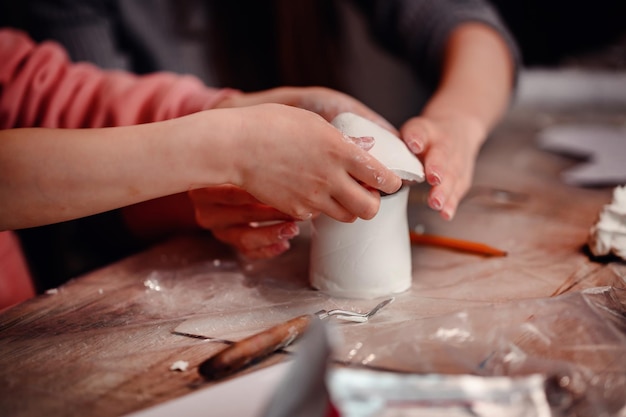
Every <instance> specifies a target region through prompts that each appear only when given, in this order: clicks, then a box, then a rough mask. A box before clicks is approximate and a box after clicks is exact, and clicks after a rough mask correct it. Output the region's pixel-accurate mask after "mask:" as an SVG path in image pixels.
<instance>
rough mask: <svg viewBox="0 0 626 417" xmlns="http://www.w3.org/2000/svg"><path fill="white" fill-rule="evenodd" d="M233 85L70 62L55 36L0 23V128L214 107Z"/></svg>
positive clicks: (90, 123)
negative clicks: (32, 34) (37, 39)
mask: <svg viewBox="0 0 626 417" xmlns="http://www.w3.org/2000/svg"><path fill="white" fill-rule="evenodd" d="M237 93H238V92H237V91H236V90H231V89H213V88H208V87H206V86H205V85H204V84H203V83H202V82H201V81H200V80H199V79H197V78H195V77H193V76H190V75H178V74H173V73H168V72H159V73H154V74H151V75H144V76H137V75H133V74H131V73H128V72H125V71H105V70H102V69H99V68H97V67H95V66H93V65H91V64H88V63H72V62H70V60H69V58H68V55H67V54H66V52H65V50H64V49H63V48H62V47H61V46H60V45H58V44H56V43H54V42H42V43H41V44H38V45H36V44H35V43H34V42H33V41H32V40H31V39H30V38H29V37H28V36H27V35H26V34H25V33H23V32H20V31H17V30H13V29H6V28H4V29H0V128H2V129H6V128H14V127H62V128H83V127H106V126H123V125H131V124H138V123H147V122H154V121H160V120H165V119H171V118H174V117H179V116H183V115H186V114H190V113H194V112H197V111H200V110H206V109H210V108H213V107H215V106H216V105H217V104H218V103H219V102H220V101H221V100H223V99H224V98H225V97H227V96H229V95H232V94H237Z"/></svg>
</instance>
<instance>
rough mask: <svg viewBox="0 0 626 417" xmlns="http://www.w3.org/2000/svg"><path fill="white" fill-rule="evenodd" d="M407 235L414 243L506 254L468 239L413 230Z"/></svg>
mask: <svg viewBox="0 0 626 417" xmlns="http://www.w3.org/2000/svg"><path fill="white" fill-rule="evenodd" d="M409 236H410V237H411V243H412V244H414V245H431V246H439V247H442V248H448V249H454V250H459V251H462V252H468V253H474V254H476V255H484V256H506V255H507V253H506V252H505V251H503V250H500V249H496V248H493V247H491V246H488V245H485V244H484V243H479V242H471V241H468V240H461V239H454V238H451V237H444V236H435V235H425V234H421V233H416V232H413V231H409Z"/></svg>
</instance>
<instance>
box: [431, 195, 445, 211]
mask: <svg viewBox="0 0 626 417" xmlns="http://www.w3.org/2000/svg"><path fill="white" fill-rule="evenodd" d="M428 205H429V206H430V208H432V209H433V210H437V211H439V210H441V209H442V208H443V202H442V201H441V199H440V198H439V197H433V198H431V199H430V201H429V202H428Z"/></svg>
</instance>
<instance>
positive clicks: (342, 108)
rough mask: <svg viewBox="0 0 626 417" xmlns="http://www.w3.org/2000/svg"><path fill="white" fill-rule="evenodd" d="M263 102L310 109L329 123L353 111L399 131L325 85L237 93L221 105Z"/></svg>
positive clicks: (224, 106)
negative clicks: (342, 114) (341, 114)
mask: <svg viewBox="0 0 626 417" xmlns="http://www.w3.org/2000/svg"><path fill="white" fill-rule="evenodd" d="M263 103H278V104H286V105H288V106H293V107H298V108H301V109H305V110H309V111H312V112H313V113H317V114H319V115H320V116H322V117H323V118H324V119H325V120H327V121H329V122H330V121H332V120H333V119H334V118H335V117H336V116H337V115H338V114H340V113H344V112H351V113H354V114H358V115H359V116H361V117H364V118H366V119H368V120H371V121H372V122H374V123H376V124H378V125H380V126H382V127H384V128H385V129H387V130H389V131H391V132H393V133H394V134H398V130H397V129H396V128H395V127H393V126H392V125H391V124H390V123H389V122H388V121H387V120H385V118H384V117H382V116H381V115H380V114H378V113H376V112H375V111H374V110H372V109H370V108H369V107H367V106H366V105H365V104H363V103H361V102H360V101H359V100H357V99H355V98H354V97H352V96H349V95H347V94H344V93H341V92H339V91H336V90H333V89H330V88H326V87H278V88H273V89H270V90H263V91H258V92H254V93H242V94H235V95H232V96H229V97H228V98H226V99H224V100H223V101H222V102H221V103H220V104H219V105H218V107H222V108H227V107H246V106H253V105H256V104H263Z"/></svg>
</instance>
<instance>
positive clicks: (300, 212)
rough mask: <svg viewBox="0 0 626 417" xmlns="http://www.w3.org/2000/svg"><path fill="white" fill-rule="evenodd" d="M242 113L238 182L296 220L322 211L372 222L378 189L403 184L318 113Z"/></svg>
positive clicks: (268, 109)
mask: <svg viewBox="0 0 626 417" xmlns="http://www.w3.org/2000/svg"><path fill="white" fill-rule="evenodd" d="M237 111H238V113H237V115H238V117H239V119H238V120H237V121H235V123H237V126H238V128H241V130H242V133H241V134H237V135H236V137H235V143H234V146H235V147H234V149H233V158H234V168H235V172H236V174H235V177H236V178H234V179H233V180H234V182H233V183H234V184H236V185H238V186H240V187H242V188H244V189H246V190H247V191H248V192H250V193H251V194H252V195H254V196H255V197H256V198H257V199H258V200H259V201H261V202H263V203H265V204H268V205H270V206H272V207H275V208H277V209H278V210H279V211H281V212H283V213H286V214H288V215H290V216H292V217H293V218H295V219H300V220H306V219H309V218H311V217H312V216H314V215H315V214H317V213H318V212H323V213H326V214H327V215H328V216H330V217H333V218H334V219H336V220H339V221H344V222H351V221H354V220H355V219H356V218H357V217H360V218H363V219H371V218H372V217H374V215H376V213H377V212H378V208H379V204H380V195H379V193H378V191H376V190H380V191H383V192H385V193H393V192H395V191H397V190H398V189H399V188H400V186H401V180H400V178H399V177H398V176H397V175H395V174H394V173H393V172H392V171H390V170H389V169H388V168H387V167H385V166H384V165H383V164H382V163H380V162H379V161H378V160H376V159H375V158H374V157H372V156H371V155H370V154H369V153H368V152H367V151H366V150H364V149H363V148H362V147H361V146H360V145H357V144H356V143H355V142H354V141H352V140H350V139H349V138H347V137H344V135H342V133H341V132H339V130H337V129H335V128H334V127H333V126H332V125H331V124H330V123H328V122H327V121H325V120H324V119H322V118H321V117H320V116H318V115H317V114H314V113H312V112H310V111H306V110H302V109H299V108H295V107H290V106H285V105H280V104H262V105H257V106H252V107H244V108H239V109H238V110H237ZM370 140H373V139H371V138H370ZM364 143H365V145H367V141H364ZM371 145H372V143H369V146H371Z"/></svg>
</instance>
